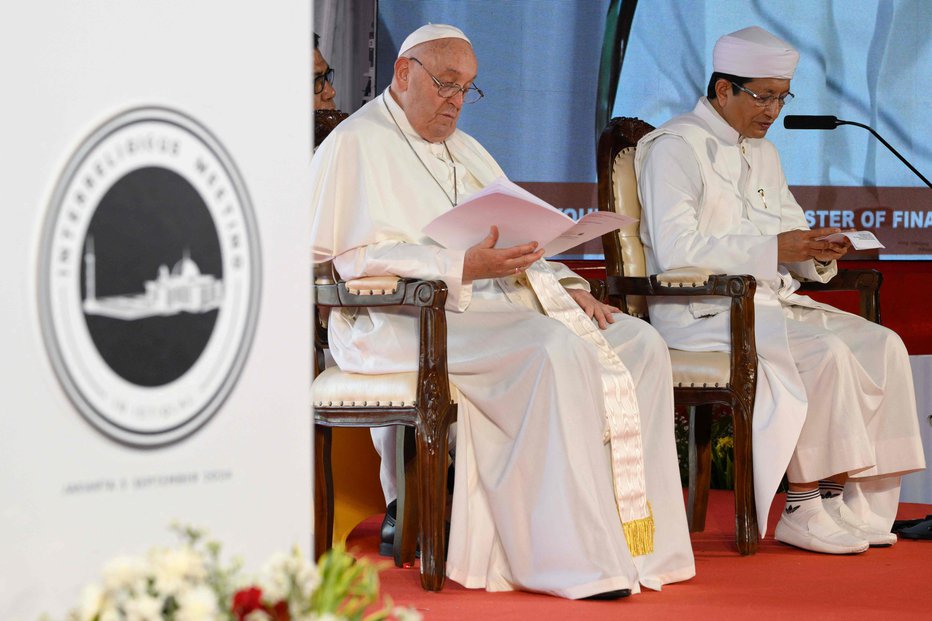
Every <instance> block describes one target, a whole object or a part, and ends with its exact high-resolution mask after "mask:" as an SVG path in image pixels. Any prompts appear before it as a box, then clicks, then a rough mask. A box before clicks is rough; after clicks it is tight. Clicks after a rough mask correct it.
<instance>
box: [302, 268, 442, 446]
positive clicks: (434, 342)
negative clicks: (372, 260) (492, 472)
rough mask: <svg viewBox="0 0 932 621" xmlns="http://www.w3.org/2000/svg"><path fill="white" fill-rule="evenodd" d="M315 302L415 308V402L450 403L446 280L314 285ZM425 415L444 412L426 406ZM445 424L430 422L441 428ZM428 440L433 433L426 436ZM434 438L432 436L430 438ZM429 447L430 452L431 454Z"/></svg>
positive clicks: (319, 360)
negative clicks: (416, 339) (417, 336)
mask: <svg viewBox="0 0 932 621" xmlns="http://www.w3.org/2000/svg"><path fill="white" fill-rule="evenodd" d="M314 295H315V304H316V305H317V306H318V307H323V308H324V309H329V308H332V307H381V306H414V307H417V308H420V315H419V317H418V332H419V340H420V346H419V352H418V372H417V378H418V379H417V386H418V388H417V399H418V402H419V403H421V404H430V403H441V404H449V403H451V402H452V398H451V396H450V380H449V377H448V372H447V315H446V310H445V309H444V307H445V305H446V302H447V285H446V283H444V282H443V281H442V280H418V279H415V278H398V277H396V276H384V277H383V276H376V277H372V278H366V279H363V278H360V279H355V280H352V281H349V282H338V283H318V284H315V285H314ZM315 332H316V333H317V335H318V336H315V343H314V348H315V353H316V354H317V355H316V356H315V377H316V375H317V371H318V370H319V369H323V348H324V347H326V346H327V342H326V335H325V334H321V332H322V330H320V329H318V330H316V331H315ZM426 411H430V412H434V411H445V410H438V409H437V408H433V407H429V406H428V407H427V409H426ZM443 422H444V421H443V420H440V419H438V420H428V421H426V423H427V424H428V425H441V424H443ZM428 436H429V434H428ZM429 437H432V436H429ZM433 448H434V447H431V449H430V450H433Z"/></svg>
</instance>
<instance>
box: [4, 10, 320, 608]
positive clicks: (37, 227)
mask: <svg viewBox="0 0 932 621" xmlns="http://www.w3.org/2000/svg"><path fill="white" fill-rule="evenodd" d="M310 23H311V19H310V5H309V3H302V2H292V3H271V4H266V5H261V6H260V5H259V4H256V3H252V2H245V1H240V2H230V1H228V0H199V1H196V2H184V3H181V2H168V3H166V2H143V1H131V2H107V1H103V0H100V1H95V2H73V1H71V0H54V1H52V0H49V1H46V2H41V3H14V4H13V5H4V8H2V9H0V67H2V70H3V71H2V74H3V76H4V83H5V84H6V88H4V95H3V97H0V136H3V146H2V151H0V196H2V198H3V210H2V219H3V223H2V226H0V266H2V268H3V271H4V272H5V275H4V277H3V279H2V285H0V286H2V291H3V304H2V306H0V317H2V325H3V333H4V343H3V348H2V351H0V377H2V382H3V384H2V401H0V404H2V405H0V408H2V411H0V497H2V498H3V503H2V505H0V611H2V616H3V618H5V619H25V620H28V619H33V618H36V617H37V616H38V615H39V614H40V613H42V612H47V613H50V614H52V615H53V616H55V617H58V618H61V617H62V616H63V614H64V611H65V609H66V608H67V607H69V606H72V605H75V604H76V603H77V601H78V596H79V593H80V589H81V587H82V585H84V584H85V583H87V582H90V581H94V580H97V579H98V577H99V572H100V569H101V566H102V565H103V563H104V562H105V561H106V560H107V559H109V558H111V557H113V556H116V555H118V554H138V553H141V552H144V551H145V550H146V549H148V548H149V547H150V546H152V545H155V544H170V543H173V541H174V540H173V536H172V535H171V533H170V532H169V531H168V526H169V524H170V523H171V522H172V521H173V520H176V519H177V520H180V521H182V522H185V523H190V524H193V525H196V526H202V527H205V528H207V529H208V530H209V532H210V534H211V536H212V537H213V538H216V539H219V540H221V541H223V542H224V544H225V548H226V551H227V553H229V554H231V555H232V554H238V555H242V556H243V557H244V559H245V561H246V563H247V568H252V569H255V568H256V566H257V565H258V563H260V562H261V561H264V560H265V559H266V558H267V557H268V556H269V555H271V554H272V553H273V552H275V551H286V550H287V549H288V548H289V547H290V546H291V545H292V544H298V545H300V546H301V547H302V549H303V550H305V551H306V552H307V553H308V554H310V553H311V550H310V543H311V536H310V535H311V521H312V520H311V476H310V475H311V443H310V439H311V433H312V431H311V420H310V399H309V382H310V330H309V328H310V288H309V282H310V279H309V274H310V268H309V255H308V252H309V251H308V233H309V228H310V223H309V213H308V208H307V205H308V204H309V197H310V187H309V183H308V181H307V179H308V175H307V168H308V164H309V161H310V153H311V126H310V110H311V100H310V76H311V71H312V70H311V62H310V60H311V38H310V35H311V30H310Z"/></svg>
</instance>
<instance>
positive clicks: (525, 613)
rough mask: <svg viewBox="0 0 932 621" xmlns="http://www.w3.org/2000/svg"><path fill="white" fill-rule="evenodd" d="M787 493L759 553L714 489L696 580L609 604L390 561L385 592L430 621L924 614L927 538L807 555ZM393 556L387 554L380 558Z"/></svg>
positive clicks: (910, 511)
mask: <svg viewBox="0 0 932 621" xmlns="http://www.w3.org/2000/svg"><path fill="white" fill-rule="evenodd" d="M782 506H783V496H782V495H780V496H778V498H777V499H776V500H775V502H774V505H773V507H772V508H771V528H770V531H769V532H768V537H767V538H766V539H765V540H764V541H762V542H761V545H760V548H759V551H758V553H757V554H756V555H754V556H750V557H742V556H740V555H739V554H738V553H737V549H736V548H735V544H734V496H733V494H732V493H731V492H723V491H716V490H713V491H712V493H711V497H710V499H709V513H708V516H707V519H706V530H705V532H703V533H695V534H694V535H693V537H692V540H693V549H694V551H695V555H696V577H695V578H693V579H692V580H689V581H687V582H682V583H678V584H673V585H669V586H666V587H664V589H663V591H662V592H655V591H650V590H646V589H645V590H643V591H642V593H641V594H639V595H635V596H633V597H629V598H625V599H622V600H618V601H614V602H588V601H575V602H574V601H568V600H561V599H558V598H555V597H550V596H545V595H536V594H533V593H523V592H511V593H486V592H485V591H476V590H467V589H464V588H463V587H461V586H460V585H458V584H456V583H455V582H452V581H450V580H447V583H446V587H445V588H444V590H443V591H442V592H440V593H428V592H426V591H423V590H421V587H420V579H419V576H418V568H417V566H415V567H414V568H409V569H401V568H396V567H394V566H390V567H389V568H387V569H385V570H384V571H383V572H382V573H381V579H382V593H383V594H386V595H389V596H390V597H391V598H392V600H393V601H394V602H395V603H396V604H398V605H407V606H411V607H413V608H416V609H417V610H418V611H419V612H420V613H421V614H422V615H423V617H424V619H425V620H429V619H567V620H571V619H594V618H629V619H638V621H640V620H642V619H674V618H676V619H713V618H714V619H720V620H721V619H748V618H750V617H753V618H754V621H760V620H762V619H776V618H780V619H788V618H793V619H796V620H798V621H808V620H809V619H819V620H823V619H871V620H872V621H878V620H881V619H930V618H932V542H930V541H911V540H908V539H900V541H899V542H898V543H897V544H896V545H895V546H893V547H891V548H871V549H870V550H868V551H867V552H865V553H864V554H860V555H855V556H831V555H823V554H814V553H811V552H804V551H802V550H798V549H796V548H792V547H790V546H787V545H784V544H781V543H779V542H777V541H775V540H774V539H773V538H772V535H773V525H774V524H775V523H776V519H777V517H778V514H779V512H780V510H781V509H782ZM927 514H932V505H920V504H906V503H904V504H901V505H900V514H899V516H898V517H900V518H901V519H911V518H921V517H925V516H926V515H927ZM380 521H381V516H372V517H370V518H368V519H367V520H365V521H364V522H363V523H362V524H360V525H359V526H358V527H357V528H356V529H355V530H354V531H353V532H352V534H351V535H350V536H349V539H348V541H347V545H348V547H349V548H350V549H351V550H353V551H354V552H355V553H357V554H361V555H365V556H368V557H371V558H380V557H378V556H377V549H378V529H379V524H380ZM382 560H384V561H387V562H390V559H382Z"/></svg>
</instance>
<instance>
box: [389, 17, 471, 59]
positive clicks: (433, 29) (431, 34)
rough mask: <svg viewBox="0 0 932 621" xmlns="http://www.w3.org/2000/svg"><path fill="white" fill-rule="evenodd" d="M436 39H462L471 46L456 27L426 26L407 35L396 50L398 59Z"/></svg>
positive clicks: (442, 25) (443, 25)
mask: <svg viewBox="0 0 932 621" xmlns="http://www.w3.org/2000/svg"><path fill="white" fill-rule="evenodd" d="M437 39H462V40H463V41H465V42H466V43H468V44H469V45H472V41H470V40H469V39H468V38H467V37H466V35H465V34H463V31H462V30H460V29H459V28H457V27H456V26H448V25H446V24H427V25H426V26H421V27H420V28H418V29H417V30H415V31H414V32H412V33H411V34H409V35H408V38H407V39H405V40H404V43H402V44H401V48H400V49H399V50H398V57H399V58H400V57H401V56H402V55H403V54H404V53H405V52H407V51H408V50H410V49H411V48H412V47H414V46H415V45H420V44H421V43H427V42H428V41H436V40H437Z"/></svg>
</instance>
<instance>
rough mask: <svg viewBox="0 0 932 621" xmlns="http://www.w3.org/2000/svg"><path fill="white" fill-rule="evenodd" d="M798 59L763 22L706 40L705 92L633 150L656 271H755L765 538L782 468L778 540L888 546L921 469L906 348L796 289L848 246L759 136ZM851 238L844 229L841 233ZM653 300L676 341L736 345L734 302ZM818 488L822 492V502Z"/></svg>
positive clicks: (828, 546) (759, 479)
mask: <svg viewBox="0 0 932 621" xmlns="http://www.w3.org/2000/svg"><path fill="white" fill-rule="evenodd" d="M798 60H799V54H798V53H797V52H796V50H795V49H793V48H792V47H791V46H790V45H789V44H788V43H786V42H784V41H782V40H780V39H778V38H777V37H775V36H773V35H772V34H770V33H768V32H766V31H765V30H763V29H761V28H758V27H751V28H745V29H744V30H739V31H738V32H734V33H732V34H729V35H725V36H724V37H722V38H721V39H719V40H718V42H717V43H716V44H715V48H714V51H713V71H714V73H713V74H712V77H711V79H710V81H709V86H708V94H707V97H703V98H701V99H700V100H699V103H698V104H696V107H695V109H694V110H693V111H692V112H690V113H688V114H684V115H682V116H679V117H676V118H674V119H672V120H671V121H669V122H667V123H666V124H664V125H662V126H661V127H660V128H658V129H657V130H655V131H653V132H651V133H650V134H648V135H646V136H645V137H644V138H643V139H642V140H641V141H640V142H639V143H638V148H637V154H636V156H635V167H636V172H637V177H638V190H639V193H640V198H641V204H642V208H643V217H642V220H641V238H642V240H643V242H644V244H645V247H646V253H647V264H648V269H649V270H650V271H651V273H657V272H662V271H666V270H671V269H675V268H680V267H685V266H694V267H702V268H706V269H709V270H712V272H713V273H719V272H723V273H730V274H746V273H750V274H753V275H754V276H755V277H756V278H757V281H758V282H757V294H756V297H755V301H754V312H755V315H756V319H755V325H756V329H757V351H758V354H759V372H758V379H757V394H756V399H755V406H754V423H753V443H754V485H755V493H756V502H757V511H758V521H759V524H760V528H761V534H762V535H763V533H764V532H765V530H766V525H767V516H768V510H769V508H770V504H771V501H772V499H773V496H774V493H775V492H776V489H777V486H778V485H779V483H780V480H781V478H782V477H783V474H784V472H786V475H787V477H788V479H789V493H788V494H787V500H786V506H785V508H784V511H783V513H782V516H781V518H780V521H779V523H778V524H777V527H776V538H777V539H778V540H779V541H782V542H784V543H788V544H791V545H794V546H797V547H800V548H804V549H806V550H812V551H815V552H826V553H831V554H847V553H856V552H863V551H865V550H867V548H868V546H869V545H872V546H886V545H892V544H893V543H895V542H896V536H895V535H892V534H891V533H890V526H891V524H892V522H893V519H894V517H895V515H896V509H897V503H898V499H899V481H900V476H901V475H902V474H904V473H907V472H911V471H914V470H919V469H922V468H923V467H924V466H925V462H924V457H923V454H922V446H921V443H920V439H919V430H918V423H917V420H918V419H917V416H916V403H915V393H914V392H913V384H912V376H911V373H910V365H909V357H908V355H907V353H906V348H905V347H904V346H903V343H902V341H901V340H900V338H899V337H898V336H897V335H896V334H895V333H893V332H891V331H890V330H888V329H886V328H883V327H881V326H878V325H876V324H874V323H871V322H869V321H867V320H864V319H862V318H861V317H857V316H854V315H850V314H848V313H844V312H842V311H839V310H837V309H835V308H832V307H831V306H827V305H825V304H819V303H817V302H815V301H813V300H811V299H810V298H808V297H806V296H802V295H798V294H796V293H794V292H795V291H796V289H797V288H798V287H799V283H798V282H797V280H795V279H794V278H800V277H801V278H805V279H809V280H814V281H818V282H827V281H828V280H830V279H831V278H832V277H833V276H834V275H835V274H836V272H837V266H836V263H835V260H836V259H838V258H840V257H841V256H843V255H844V254H845V253H846V252H847V250H848V244H847V243H829V242H827V241H819V238H820V237H823V236H825V235H827V234H829V233H834V232H837V231H838V229H815V230H808V226H807V224H806V220H805V217H804V215H803V211H802V209H801V208H800V206H799V205H798V204H797V203H796V201H795V200H794V198H793V195H792V194H791V193H790V191H789V189H788V188H787V182H786V178H785V177H784V175H783V170H782V168H781V165H780V158H779V156H778V155H777V151H776V149H775V148H774V146H773V144H771V143H770V142H769V141H767V140H765V139H764V136H765V135H766V133H767V130H768V129H769V128H770V126H771V124H772V123H773V122H774V121H775V120H776V118H777V116H778V115H779V114H780V111H781V109H782V108H783V106H784V105H786V104H787V103H788V102H789V101H790V100H791V99H792V98H793V94H792V93H791V92H790V79H791V78H792V77H793V73H794V71H795V69H796V64H797V62H798ZM845 242H847V240H845ZM666 300H668V299H667V298H665V301H663V302H660V301H653V302H652V303H651V305H650V316H651V322H652V323H653V325H654V327H656V328H657V329H658V330H659V331H660V333H661V334H662V335H663V337H664V338H665V339H666V340H667V342H668V343H669V344H670V346H671V347H674V348H677V349H685V350H691V351H723V350H727V349H728V347H729V313H728V312H727V311H728V306H727V304H728V302H727V301H717V300H714V299H711V298H710V299H703V300H701V301H698V302H688V301H686V300H685V299H672V300H670V301H666ZM820 491H821V497H820Z"/></svg>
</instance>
